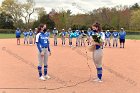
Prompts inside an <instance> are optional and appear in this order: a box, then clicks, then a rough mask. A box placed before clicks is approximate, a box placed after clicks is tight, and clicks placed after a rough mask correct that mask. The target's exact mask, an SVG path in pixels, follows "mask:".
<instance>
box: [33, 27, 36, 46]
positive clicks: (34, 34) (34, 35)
mask: <svg viewBox="0 0 140 93" xmlns="http://www.w3.org/2000/svg"><path fill="white" fill-rule="evenodd" d="M36 34H37V28H35V30H34V32H33V37H34V44H35V42H36Z"/></svg>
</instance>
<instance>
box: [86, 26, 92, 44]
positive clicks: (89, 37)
mask: <svg viewBox="0 0 140 93" xmlns="http://www.w3.org/2000/svg"><path fill="white" fill-rule="evenodd" d="M91 36H92V30H91V28H88V30H87V43H88V45H91V38H92V37H91Z"/></svg>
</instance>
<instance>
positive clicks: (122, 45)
mask: <svg viewBox="0 0 140 93" xmlns="http://www.w3.org/2000/svg"><path fill="white" fill-rule="evenodd" d="M125 36H126V32H125V31H124V29H123V28H121V31H120V32H119V38H120V48H124V44H125Z"/></svg>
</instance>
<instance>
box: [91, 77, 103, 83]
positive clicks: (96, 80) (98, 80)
mask: <svg viewBox="0 0 140 93" xmlns="http://www.w3.org/2000/svg"><path fill="white" fill-rule="evenodd" d="M93 81H95V82H100V83H101V82H103V81H102V80H101V79H99V78H97V79H94V80H93Z"/></svg>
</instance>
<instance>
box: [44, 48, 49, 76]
mask: <svg viewBox="0 0 140 93" xmlns="http://www.w3.org/2000/svg"><path fill="white" fill-rule="evenodd" d="M43 51H44V76H46V75H47V74H48V70H47V69H48V64H47V63H48V51H47V49H44V50H43Z"/></svg>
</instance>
